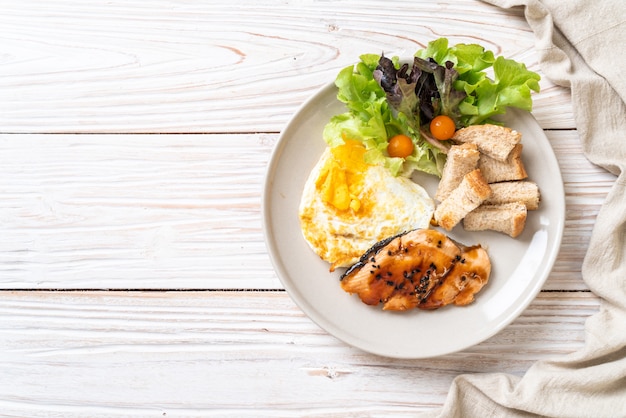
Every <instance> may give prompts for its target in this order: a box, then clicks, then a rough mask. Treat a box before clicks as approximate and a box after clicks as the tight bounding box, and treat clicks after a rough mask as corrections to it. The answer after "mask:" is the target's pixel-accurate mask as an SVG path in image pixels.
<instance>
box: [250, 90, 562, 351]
mask: <svg viewBox="0 0 626 418" xmlns="http://www.w3.org/2000/svg"><path fill="white" fill-rule="evenodd" d="M336 89H337V88H336V86H335V84H334V82H332V81H331V82H327V83H325V84H324V85H322V86H321V87H319V88H318V89H317V90H316V91H315V92H314V93H313V94H311V95H310V96H309V97H308V98H307V99H306V100H305V101H304V102H303V103H302V104H301V105H300V106H298V108H297V109H296V111H295V112H294V113H292V115H291V117H290V118H289V120H288V121H287V123H286V125H285V127H284V128H283V129H282V131H281V132H280V134H279V137H278V139H277V141H276V143H275V145H274V148H273V149H272V152H271V155H270V158H269V160H268V164H267V167H266V174H265V179H264V182H263V190H262V202H261V212H262V224H263V225H262V230H263V235H264V241H265V245H266V248H267V250H268V251H267V253H268V256H269V258H270V261H271V264H272V266H273V268H274V271H275V273H276V274H277V276H278V279H279V281H280V283H281V284H282V286H283V287H284V289H285V290H286V292H287V293H288V295H289V297H290V298H291V299H292V300H293V302H294V303H295V304H296V305H297V306H298V307H299V309H300V310H302V312H303V313H304V314H305V315H306V316H307V318H309V320H311V321H312V322H314V323H315V324H317V325H318V326H319V327H320V328H322V329H323V330H324V331H325V332H327V333H329V334H330V335H332V336H333V337H334V338H336V339H337V340H339V341H342V342H344V343H345V344H347V345H348V346H351V347H355V348H357V349H360V350H362V351H364V352H367V353H371V354H374V355H379V356H383V357H389V358H398V359H424V358H434V357H440V356H444V355H447V354H451V353H456V352H460V351H463V350H466V349H468V348H470V347H473V346H475V345H477V344H480V343H482V342H484V341H486V340H488V339H489V338H491V337H493V336H494V335H496V334H498V333H499V332H501V331H502V330H503V329H504V328H506V327H507V326H508V325H510V324H511V323H512V322H513V321H514V320H515V319H517V318H518V317H519V316H520V315H521V314H522V313H523V312H524V311H525V310H526V309H527V308H528V306H529V305H530V304H531V303H532V301H533V300H535V298H536V297H537V295H538V294H539V293H540V292H541V289H542V288H543V286H544V284H545V282H546V281H547V279H548V277H549V275H550V272H551V271H552V270H553V268H554V264H555V263H556V259H557V257H558V254H559V251H560V247H561V244H562V239H563V232H564V228H565V213H566V202H565V191H564V184H563V178H562V173H561V167H560V165H559V163H558V159H557V158H556V154H555V153H554V149H553V148H552V145H551V143H550V141H549V139H548V138H547V136H546V135H545V130H544V129H543V128H541V126H540V125H539V123H538V122H537V120H536V118H535V117H534V115H533V114H532V112H526V111H523V110H520V109H515V108H509V109H507V114H508V113H509V112H510V113H520V114H521V113H523V114H524V115H525V117H528V118H530V120H531V121H532V122H533V123H534V124H535V125H536V126H537V127H538V128H539V129H540V130H541V131H542V132H543V135H544V137H545V140H546V141H547V145H548V147H549V149H550V151H551V154H552V155H551V157H552V158H554V161H555V162H556V166H557V167H558V170H557V172H556V173H553V175H554V176H555V177H557V178H556V182H557V183H558V184H559V185H560V188H559V191H558V192H559V196H558V197H559V199H558V202H559V206H560V211H559V215H560V216H559V217H558V219H557V220H556V223H555V228H554V231H555V233H554V236H553V237H552V238H553V241H554V244H553V246H551V247H550V248H549V249H548V250H549V251H550V257H549V258H548V260H547V263H545V264H543V265H542V266H541V267H540V268H537V270H536V273H535V274H540V275H541V280H538V281H537V282H536V283H535V285H534V286H533V287H530V288H525V289H524V290H525V293H526V296H525V297H524V298H523V299H522V301H521V302H520V303H518V304H517V306H516V307H515V309H514V310H513V311H512V312H511V313H510V314H509V315H507V316H506V318H505V320H504V321H501V322H500V323H499V326H496V327H493V329H492V331H491V332H489V333H486V334H485V336H483V337H482V338H481V339H480V340H479V341H476V342H473V343H470V344H466V345H465V346H462V347H460V348H459V347H456V348H452V349H449V350H442V351H441V352H440V353H438V354H436V355H420V354H417V353H416V354H403V353H399V352H396V353H392V352H389V351H386V350H376V349H372V348H369V347H366V346H363V345H362V344H359V343H358V342H357V341H355V339H351V338H346V336H345V335H341V332H340V329H339V327H337V326H336V325H335V324H334V323H333V322H332V321H330V320H329V318H326V317H325V316H323V315H320V314H318V312H317V311H316V310H315V309H314V307H313V306H312V305H311V302H310V301H309V300H307V299H306V298H304V297H301V296H300V292H299V291H297V286H296V284H295V283H294V281H293V280H292V279H288V278H287V277H288V274H287V272H286V270H285V267H284V263H283V260H281V259H280V257H279V256H278V250H277V245H276V239H277V237H274V236H273V234H271V231H270V225H271V218H272V216H271V214H270V212H271V211H270V208H271V203H270V197H271V186H272V183H273V179H274V173H275V172H276V170H277V165H278V163H279V161H280V157H281V155H282V153H283V151H284V148H285V146H286V145H287V141H288V139H289V138H288V134H289V132H290V131H291V130H292V129H294V128H293V125H294V124H295V123H296V120H297V119H298V116H299V115H300V114H301V113H303V112H304V111H305V110H307V108H309V106H311V104H312V103H314V102H315V101H317V100H319V98H321V97H324V96H326V95H329V94H332V93H333V91H336ZM335 97H336V95H335ZM320 140H322V139H321V138H320ZM431 198H432V196H431ZM551 221H553V222H554V221H555V220H551ZM338 289H340V287H339V286H338Z"/></svg>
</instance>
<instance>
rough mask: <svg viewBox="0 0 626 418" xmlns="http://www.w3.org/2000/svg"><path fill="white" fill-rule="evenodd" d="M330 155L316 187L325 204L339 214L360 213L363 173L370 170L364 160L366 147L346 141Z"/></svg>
mask: <svg viewBox="0 0 626 418" xmlns="http://www.w3.org/2000/svg"><path fill="white" fill-rule="evenodd" d="M330 151H331V157H332V158H329V159H328V160H327V161H326V163H325V164H324V167H322V169H321V171H320V176H319V177H318V179H317V181H316V182H315V186H316V188H317V190H319V192H320V195H321V197H322V200H323V201H324V202H325V203H327V204H329V205H332V206H334V207H335V208H337V209H338V210H340V211H346V210H348V209H352V210H353V211H354V212H358V210H359V209H360V207H361V202H360V200H359V199H358V196H359V193H360V192H361V189H362V186H363V173H364V172H365V171H366V170H367V164H366V163H365V160H364V159H363V156H364V154H365V147H364V146H363V145H362V144H361V143H359V142H357V141H354V140H346V141H345V143H344V144H342V145H339V146H336V147H334V148H332V149H331V150H330Z"/></svg>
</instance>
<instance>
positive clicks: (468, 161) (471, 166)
mask: <svg viewBox="0 0 626 418" xmlns="http://www.w3.org/2000/svg"><path fill="white" fill-rule="evenodd" d="M479 158H480V152H479V151H478V147H477V146H476V144H472V143H469V142H468V143H465V144H462V145H452V146H451V147H450V150H449V151H448V156H447V159H446V165H445V166H444V167H443V173H442V174H441V180H440V181H439V185H438V186H437V192H436V194H435V199H437V200H438V201H440V202H442V201H443V200H444V199H445V198H446V197H448V196H449V195H450V193H452V191H453V190H454V189H456V188H457V186H458V185H459V184H461V181H462V180H463V177H464V176H465V175H466V174H467V173H469V172H471V171H473V170H475V169H476V168H477V166H478V159H479Z"/></svg>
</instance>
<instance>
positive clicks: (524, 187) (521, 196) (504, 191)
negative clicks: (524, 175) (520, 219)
mask: <svg viewBox="0 0 626 418" xmlns="http://www.w3.org/2000/svg"><path fill="white" fill-rule="evenodd" d="M489 187H491V196H489V197H488V198H487V199H486V200H485V201H484V202H483V205H499V204H502V203H511V202H522V203H523V204H524V205H526V210H536V209H537V208H539V200H540V193H539V187H538V186H537V183H535V182H532V181H528V180H522V181H504V182H502V183H493V184H490V185H489Z"/></svg>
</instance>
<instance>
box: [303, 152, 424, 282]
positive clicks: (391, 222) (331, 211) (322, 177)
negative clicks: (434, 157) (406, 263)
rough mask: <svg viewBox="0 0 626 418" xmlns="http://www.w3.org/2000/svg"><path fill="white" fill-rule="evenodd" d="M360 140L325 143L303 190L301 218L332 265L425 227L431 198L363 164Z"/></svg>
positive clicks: (342, 264) (305, 230)
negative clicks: (338, 144) (392, 238)
mask: <svg viewBox="0 0 626 418" xmlns="http://www.w3.org/2000/svg"><path fill="white" fill-rule="evenodd" d="M364 155H365V148H364V147H363V145H361V144H360V143H359V142H356V141H351V140H348V141H346V142H345V144H343V145H340V146H337V147H333V148H327V149H326V150H325V151H324V153H323V154H322V156H321V158H320V160H319V161H318V162H317V164H316V165H315V167H314V168H313V170H312V171H311V173H310V175H309V177H308V179H307V181H306V183H305V186H304V191H303V193H302V198H301V200H300V206H299V217H300V226H301V229H302V234H303V235H304V238H305V240H306V241H307V243H308V244H309V246H310V247H311V249H312V250H313V251H314V252H315V253H316V254H317V255H318V256H319V257H320V258H322V259H323V260H325V261H327V262H328V263H330V270H331V271H333V270H334V269H335V268H337V267H348V266H350V265H352V264H354V263H355V262H356V261H358V259H359V258H360V257H361V255H363V254H364V253H365V252H366V251H367V250H368V249H369V248H370V247H371V246H372V245H374V244H375V243H377V242H378V241H380V240H382V239H385V238H388V237H391V236H394V235H396V234H399V233H401V232H405V231H409V230H412V229H418V228H428V227H429V225H430V220H431V218H432V216H433V212H434V208H435V205H434V201H433V200H432V199H431V198H430V196H429V195H428V193H427V192H426V190H424V188H423V187H422V186H420V185H419V184H417V183H415V182H413V181H412V180H411V179H409V178H406V177H394V176H393V175H392V174H391V173H390V172H389V170H388V169H386V168H385V167H382V166H379V165H370V164H366V163H365V161H364V158H363V156H364Z"/></svg>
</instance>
